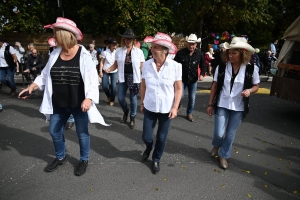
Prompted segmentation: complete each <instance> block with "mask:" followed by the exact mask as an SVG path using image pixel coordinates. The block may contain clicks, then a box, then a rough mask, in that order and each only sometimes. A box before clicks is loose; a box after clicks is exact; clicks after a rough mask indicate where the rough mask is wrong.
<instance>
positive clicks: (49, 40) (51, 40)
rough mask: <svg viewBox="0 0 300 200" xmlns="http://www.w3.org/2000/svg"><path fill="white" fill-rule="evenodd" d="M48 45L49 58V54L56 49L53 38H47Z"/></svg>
mask: <svg viewBox="0 0 300 200" xmlns="http://www.w3.org/2000/svg"><path fill="white" fill-rule="evenodd" d="M48 44H49V45H50V47H49V53H48V55H49V56H50V54H51V53H52V51H53V50H54V49H55V48H56V41H55V39H54V38H49V39H48Z"/></svg>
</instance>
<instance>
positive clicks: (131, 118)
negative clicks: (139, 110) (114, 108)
mask: <svg viewBox="0 0 300 200" xmlns="http://www.w3.org/2000/svg"><path fill="white" fill-rule="evenodd" d="M134 118H135V116H134V117H132V116H130V128H131V129H133V128H134V125H135V121H134Z"/></svg>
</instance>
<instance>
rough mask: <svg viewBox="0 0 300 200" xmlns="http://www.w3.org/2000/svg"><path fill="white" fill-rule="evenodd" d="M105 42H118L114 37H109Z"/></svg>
mask: <svg viewBox="0 0 300 200" xmlns="http://www.w3.org/2000/svg"><path fill="white" fill-rule="evenodd" d="M107 44H118V42H117V40H116V39H115V38H109V39H108V40H107Z"/></svg>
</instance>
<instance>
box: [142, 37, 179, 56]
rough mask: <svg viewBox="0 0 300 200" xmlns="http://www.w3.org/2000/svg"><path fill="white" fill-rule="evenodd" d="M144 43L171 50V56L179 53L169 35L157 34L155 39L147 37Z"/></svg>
mask: <svg viewBox="0 0 300 200" xmlns="http://www.w3.org/2000/svg"><path fill="white" fill-rule="evenodd" d="M144 42H150V43H153V44H158V45H161V46H164V47H167V48H168V49H169V53H170V54H175V53H176V52H177V47H176V46H175V44H173V43H172V39H171V37H170V36H169V35H168V34H165V33H160V32H157V34H156V35H155V37H154V38H153V37H151V36H147V37H146V38H145V39H144Z"/></svg>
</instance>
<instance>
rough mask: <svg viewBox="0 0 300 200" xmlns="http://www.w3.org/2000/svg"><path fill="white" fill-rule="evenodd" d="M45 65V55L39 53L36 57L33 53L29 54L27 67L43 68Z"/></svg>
mask: <svg viewBox="0 0 300 200" xmlns="http://www.w3.org/2000/svg"><path fill="white" fill-rule="evenodd" d="M42 66H43V57H42V55H41V54H37V56H36V57H34V56H33V55H32V54H30V55H29V56H28V59H27V61H26V69H30V70H31V69H32V68H33V67H35V68H41V67H42Z"/></svg>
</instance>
